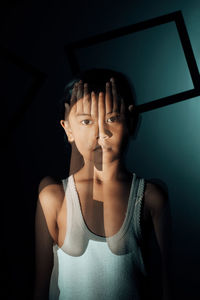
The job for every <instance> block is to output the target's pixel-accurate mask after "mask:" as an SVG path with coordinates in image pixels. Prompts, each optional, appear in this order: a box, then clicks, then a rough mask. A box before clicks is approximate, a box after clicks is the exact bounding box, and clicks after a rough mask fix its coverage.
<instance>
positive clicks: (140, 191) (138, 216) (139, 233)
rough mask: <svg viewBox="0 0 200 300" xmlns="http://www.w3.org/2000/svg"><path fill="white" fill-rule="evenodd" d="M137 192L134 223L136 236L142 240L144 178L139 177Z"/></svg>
mask: <svg viewBox="0 0 200 300" xmlns="http://www.w3.org/2000/svg"><path fill="white" fill-rule="evenodd" d="M137 180H138V185H137V193H136V199H135V204H134V212H133V223H134V224H133V225H134V231H135V234H136V237H137V239H138V240H139V241H141V240H142V231H141V210H142V204H143V198H144V189H145V180H144V178H137Z"/></svg>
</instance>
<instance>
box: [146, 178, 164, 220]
mask: <svg viewBox="0 0 200 300" xmlns="http://www.w3.org/2000/svg"><path fill="white" fill-rule="evenodd" d="M144 203H145V207H146V209H147V210H148V211H149V213H150V214H151V215H152V216H154V215H156V214H159V213H161V211H163V210H164V209H165V207H167V206H168V204H169V203H168V193H167V191H166V190H165V189H164V188H163V187H162V186H161V185H160V184H157V183H153V182H150V181H147V182H146V188H145V193H144Z"/></svg>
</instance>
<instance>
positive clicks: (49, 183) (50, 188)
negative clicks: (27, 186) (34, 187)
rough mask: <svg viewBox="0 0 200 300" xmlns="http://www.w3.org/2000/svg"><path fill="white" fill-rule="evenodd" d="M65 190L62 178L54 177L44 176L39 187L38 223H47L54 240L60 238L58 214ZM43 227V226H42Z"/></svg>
mask: <svg viewBox="0 0 200 300" xmlns="http://www.w3.org/2000/svg"><path fill="white" fill-rule="evenodd" d="M64 198H65V192H64V188H63V184H62V181H61V180H57V179H55V178H53V177H50V176H47V177H44V178H43V179H42V180H41V182H40V184H39V187H38V203H37V211H36V223H37V222H39V224H41V222H42V219H43V220H44V221H43V224H46V225H47V228H48V231H49V233H50V235H51V237H52V238H53V240H54V242H57V239H58V227H57V216H58V214H59V211H60V209H61V207H62V204H63V201H64ZM40 228H41V226H40Z"/></svg>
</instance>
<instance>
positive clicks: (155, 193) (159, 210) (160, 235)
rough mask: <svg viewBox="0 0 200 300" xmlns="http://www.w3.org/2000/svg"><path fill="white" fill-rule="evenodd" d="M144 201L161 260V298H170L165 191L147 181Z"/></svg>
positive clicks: (168, 226) (169, 235)
mask: <svg viewBox="0 0 200 300" xmlns="http://www.w3.org/2000/svg"><path fill="white" fill-rule="evenodd" d="M145 202H146V205H147V207H148V211H149V213H150V216H151V219H152V223H153V227H154V231H155V235H156V239H157V242H158V245H159V248H160V252H161V261H162V284H163V296H162V300H171V299H172V290H171V283H170V282H171V276H170V275H171V265H172V262H171V258H172V257H171V238H172V234H171V215H170V207H169V201H168V197H167V195H166V193H165V192H164V191H163V190H162V189H161V188H160V187H159V186H157V185H155V184H152V183H147V188H146V191H145Z"/></svg>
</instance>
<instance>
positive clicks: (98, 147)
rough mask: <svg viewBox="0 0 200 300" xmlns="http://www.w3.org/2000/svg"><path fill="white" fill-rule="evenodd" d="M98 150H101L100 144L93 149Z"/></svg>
mask: <svg viewBox="0 0 200 300" xmlns="http://www.w3.org/2000/svg"><path fill="white" fill-rule="evenodd" d="M98 150H102V147H101V146H97V147H96V148H95V149H94V151H98Z"/></svg>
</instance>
